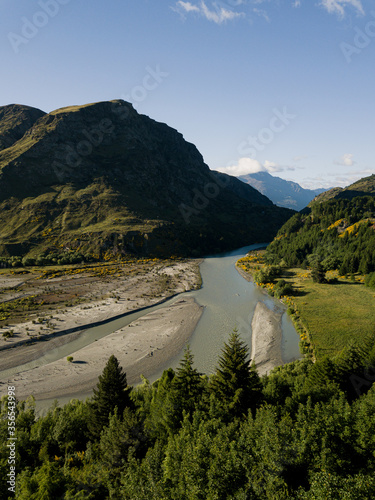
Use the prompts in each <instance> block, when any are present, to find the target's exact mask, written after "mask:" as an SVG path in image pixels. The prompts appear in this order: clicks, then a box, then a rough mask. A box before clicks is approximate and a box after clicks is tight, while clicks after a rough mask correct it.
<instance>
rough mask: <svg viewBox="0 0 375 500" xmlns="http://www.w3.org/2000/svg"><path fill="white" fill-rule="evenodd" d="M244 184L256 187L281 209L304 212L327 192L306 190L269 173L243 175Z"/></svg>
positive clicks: (241, 178)
mask: <svg viewBox="0 0 375 500" xmlns="http://www.w3.org/2000/svg"><path fill="white" fill-rule="evenodd" d="M238 178H239V179H240V180H241V181H242V182H245V183H246V184H249V185H250V186H252V187H254V188H255V189H257V190H258V191H260V192H261V193H262V194H264V195H265V196H267V197H268V198H269V199H270V200H271V201H273V203H275V204H276V205H278V206H279V207H286V208H292V209H294V210H298V211H299V210H302V209H303V208H304V207H306V206H307V205H308V204H309V203H310V201H311V200H312V199H313V198H315V196H317V195H319V194H320V193H323V192H324V191H326V190H325V189H304V188H303V187H301V186H300V185H299V184H297V183H296V182H292V181H286V180H284V179H281V178H280V177H274V176H273V175H271V174H269V173H268V172H257V173H255V174H248V175H242V176H240V177H238Z"/></svg>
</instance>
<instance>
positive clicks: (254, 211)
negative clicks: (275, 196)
mask: <svg viewBox="0 0 375 500" xmlns="http://www.w3.org/2000/svg"><path fill="white" fill-rule="evenodd" d="M292 213H293V212H292V211H290V210H287V209H285V208H280V207H277V206H275V205H274V204H273V203H272V202H271V201H270V200H269V199H268V198H267V197H266V196H264V195H262V194H261V193H259V192H258V191H256V190H255V189H254V188H252V187H251V186H249V185H246V184H244V183H242V182H240V181H239V180H238V179H236V178H234V177H230V176H227V175H225V174H221V173H218V172H212V171H211V170H210V169H209V168H208V166H207V165H206V164H205V163H204V161H203V158H202V156H201V154H200V153H199V151H198V150H197V148H196V147H195V146H194V145H193V144H190V143H188V142H186V141H185V140H184V138H183V136H182V135H181V134H180V133H179V132H177V131H176V130H174V129H172V128H170V127H168V126H167V125H165V124H163V123H157V122H156V121H154V120H152V119H150V118H149V117H147V116H144V115H140V114H138V113H137V112H136V111H135V110H134V108H133V107H132V105H131V104H129V103H127V102H125V101H122V100H115V101H108V102H100V103H94V104H87V105H83V106H71V107H66V108H61V109H58V110H56V111H53V112H51V113H48V114H46V113H44V112H43V111H41V110H38V109H35V108H31V107H28V106H22V105H16V104H13V105H9V106H3V107H0V256H12V255H18V256H20V255H22V256H25V255H27V256H29V257H35V256H40V255H41V254H47V253H48V254H49V255H50V254H51V252H52V253H54V252H55V253H61V252H76V253H77V252H79V253H80V254H82V255H85V254H92V255H96V256H98V257H99V256H104V255H117V254H118V255H121V254H126V253H135V254H138V255H155V256H171V255H202V254H205V253H208V252H218V251H223V250H228V249H233V248H236V247H240V246H243V245H247V244H251V243H255V242H264V241H270V240H271V239H272V238H273V236H274V235H275V234H276V232H277V230H278V229H279V228H280V227H281V225H282V224H283V223H284V222H285V221H286V220H287V219H288V218H289V217H290V216H291V215H292Z"/></svg>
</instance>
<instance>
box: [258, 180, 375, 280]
mask: <svg viewBox="0 0 375 500" xmlns="http://www.w3.org/2000/svg"><path fill="white" fill-rule="evenodd" d="M267 252H268V254H269V256H271V259H273V261H274V263H278V262H280V261H281V260H283V261H284V262H285V264H286V265H287V267H299V266H307V265H308V264H309V256H311V255H315V256H317V257H318V258H319V260H321V261H322V263H323V266H324V267H325V269H339V272H340V274H348V273H356V272H359V273H360V274H368V273H370V272H374V271H375V175H371V176H370V177H365V178H363V179H360V180H359V181H357V182H355V183H354V184H351V185H350V186H348V187H347V188H345V189H342V188H340V189H336V188H334V189H332V190H330V191H328V192H327V193H323V195H320V196H319V197H317V198H316V199H315V200H314V202H312V203H310V205H309V206H308V207H306V208H305V209H304V210H302V211H301V212H299V213H296V214H294V215H293V216H292V217H291V218H290V219H289V220H288V221H287V222H286V223H285V224H284V225H283V227H282V228H281V229H280V230H279V232H278V235H277V237H276V238H275V239H274V240H273V242H272V243H271V244H270V245H269V246H268V248H267Z"/></svg>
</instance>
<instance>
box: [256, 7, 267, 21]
mask: <svg viewBox="0 0 375 500" xmlns="http://www.w3.org/2000/svg"><path fill="white" fill-rule="evenodd" d="M253 12H254V14H257V15H258V16H260V17H263V19H265V20H266V21H267V23H269V22H270V18H269V17H268V14H267V12H266V11H265V10H263V9H253Z"/></svg>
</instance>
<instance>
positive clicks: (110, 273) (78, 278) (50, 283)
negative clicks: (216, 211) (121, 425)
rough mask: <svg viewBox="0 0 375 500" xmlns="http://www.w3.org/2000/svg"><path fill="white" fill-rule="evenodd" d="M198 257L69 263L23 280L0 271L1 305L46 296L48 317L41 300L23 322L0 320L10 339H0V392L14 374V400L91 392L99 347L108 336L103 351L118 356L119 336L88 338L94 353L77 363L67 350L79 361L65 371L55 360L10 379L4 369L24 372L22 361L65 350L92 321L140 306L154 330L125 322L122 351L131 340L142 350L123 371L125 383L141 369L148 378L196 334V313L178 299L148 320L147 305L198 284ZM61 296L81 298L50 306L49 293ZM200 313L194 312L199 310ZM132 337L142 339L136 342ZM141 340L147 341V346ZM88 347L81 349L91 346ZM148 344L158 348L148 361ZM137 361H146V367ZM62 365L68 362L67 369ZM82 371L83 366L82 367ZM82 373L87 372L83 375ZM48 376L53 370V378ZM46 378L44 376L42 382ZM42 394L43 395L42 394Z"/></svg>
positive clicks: (99, 365) (133, 379) (99, 367)
mask: <svg viewBox="0 0 375 500" xmlns="http://www.w3.org/2000/svg"><path fill="white" fill-rule="evenodd" d="M200 262H201V261H200V260H197V259H190V260H183V261H181V260H180V261H148V262H143V261H142V262H141V263H139V262H138V263H133V264H123V265H121V264H120V265H119V264H105V265H103V266H101V267H100V266H96V267H95V268H92V269H84V270H83V272H78V271H81V270H77V269H74V268H71V271H72V272H69V270H68V271H67V270H66V269H64V270H61V271H60V272H56V273H53V274H51V273H50V272H49V273H47V272H45V271H44V273H43V274H42V275H41V274H40V273H39V275H37V273H30V274H31V277H30V276H27V279H25V278H24V277H22V278H19V279H15V278H14V276H12V275H11V274H10V273H9V274H8V275H6V274H5V275H4V274H3V275H2V276H1V281H0V287H2V292H3V293H2V295H3V296H2V298H3V304H7V303H8V302H11V303H12V301H18V300H20V299H19V297H20V295H22V296H27V297H29V296H34V297H35V296H36V297H39V298H40V297H44V298H46V299H47V296H48V297H49V299H50V300H49V306H48V314H46V309H45V307H44V304H41V307H40V308H39V309H38V310H37V311H32V312H31V311H30V312H28V313H25V316H26V318H27V317H28V320H25V318H23V321H19V322H17V321H14V322H12V323H11V324H9V323H8V324H7V325H5V324H4V325H3V327H2V329H1V331H2V333H4V332H8V331H12V332H13V335H12V336H11V337H9V338H7V337H6V336H1V337H0V339H1V340H0V367H1V372H0V381H2V382H3V384H2V385H0V389H1V387H3V388H4V387H5V384H4V382H5V379H6V380H8V379H9V380H10V378H12V380H14V379H15V380H14V382H15V383H17V382H19V383H20V387H19V390H20V392H19V393H18V397H20V398H21V397H27V396H28V395H29V394H33V395H34V396H35V397H36V398H37V399H38V398H40V397H43V398H44V397H58V396H59V395H62V394H70V393H74V392H76V391H79V392H84V389H86V388H89V390H91V389H92V387H93V386H94V385H95V383H96V381H97V377H98V376H99V375H100V373H101V371H102V369H103V367H104V365H103V362H102V361H103V359H104V358H101V352H103V353H107V351H106V349H105V344H106V342H107V340H106V339H108V347H109V348H110V350H111V352H110V354H109V356H110V355H111V354H113V353H115V354H116V351H115V349H117V348H118V349H120V350H121V346H120V345H118V340H116V343H115V344H112V343H111V341H112V339H111V338H110V335H107V336H106V337H104V338H103V339H102V340H100V341H95V342H93V341H90V340H89V343H90V345H92V348H91V349H92V350H91V351H89V350H88V351H85V352H84V355H85V356H87V359H86V358H85V360H84V362H82V363H78V362H79V361H80V360H79V357H80V356H81V354H83V353H81V352H80V350H78V352H79V355H78V358H77V354H76V352H74V351H73V352H72V354H71V355H72V356H73V358H77V363H73V364H70V363H69V369H70V375H68V374H67V373H66V369H64V370H62V371H61V372H60V370H59V369H57V370H55V368H56V365H54V364H53V363H52V362H51V363H49V364H48V365H45V366H44V367H39V368H34V369H33V370H30V369H28V370H27V371H25V372H24V373H22V374H20V375H18V376H14V377H13V376H12V375H11V376H10V377H9V372H8V373H7V372H6V370H8V371H9V370H10V371H11V373H14V372H15V371H16V370H17V369H18V367H19V368H20V370H21V369H24V368H25V367H22V365H25V364H26V363H30V362H35V364H38V360H39V358H42V357H45V356H50V355H51V356H53V353H54V352H56V351H55V350H56V349H59V348H61V347H62V346H66V347H67V348H69V344H70V343H71V342H73V341H77V340H78V341H79V342H80V338H81V335H82V334H83V333H84V332H85V331H86V330H87V329H89V328H90V327H91V326H92V325H94V324H98V323H99V324H100V323H102V324H103V323H106V322H108V321H109V320H111V318H114V317H117V316H124V315H125V314H127V313H132V312H135V311H139V310H142V309H144V310H145V312H144V315H145V316H144V317H145V318H147V322H146V323H145V325H146V324H147V325H148V324H152V325H153V327H152V331H151V332H150V335H149V333H148V331H146V329H142V328H140V329H133V326H134V325H132V327H131V328H132V330H130V329H129V330H128V331H129V332H130V331H134V335H133V336H131V337H129V335H127V338H128V340H127V341H126V347H128V349H127V352H129V350H130V348H131V346H130V345H129V342H130V341H131V342H135V343H137V344H139V346H138V347H137V346H135V347H134V348H132V349H135V350H134V355H136V354H139V352H137V350H138V349H141V351H140V352H142V353H143V354H142V356H141V357H139V356H138V357H136V358H134V356H130V355H128V356H127V358H126V363H127V367H128V368H129V377H130V378H129V383H135V382H138V381H139V374H140V373H144V374H145V375H148V374H150V373H152V372H155V371H157V370H158V367H159V364H162V363H163V361H164V360H165V361H167V359H168V357H169V356H170V357H172V356H173V355H174V353H175V352H176V350H177V352H178V351H179V350H181V348H182V346H183V344H184V342H186V340H187V339H188V338H189V336H190V335H191V334H192V332H193V331H194V328H195V326H196V323H197V322H198V320H199V317H200V314H201V310H200V308H199V306H198V305H197V304H195V302H194V301H193V302H192V303H190V301H187V302H186V303H184V304H180V307H172V306H170V307H172V309H170V307H168V306H167V307H165V308H164V307H163V309H162V310H163V313H161V312H159V311H155V313H157V316H151V318H152V319H153V321H152V322H151V323H149V322H148V319H149V315H148V314H147V308H148V307H151V306H153V305H155V304H158V303H162V302H165V301H166V300H167V299H168V298H170V297H173V296H175V295H178V294H180V293H183V292H185V291H190V290H195V289H198V288H199V287H200V286H201V276H200V272H199V264H200ZM103 270H105V272H103ZM60 293H62V294H63V295H64V297H66V296H70V297H71V296H76V297H78V298H79V303H77V304H75V305H74V304H70V305H69V306H67V305H65V304H64V306H65V307H61V300H59V302H58V304H55V307H54V306H53V305H52V304H53V298H55V297H56V296H59V295H60ZM4 299H5V300H4ZM47 300H48V299H47ZM7 301H8V302H7ZM42 302H44V300H43V301H42ZM198 311H200V312H199V315H198ZM172 312H173V313H172ZM198 316H199V317H198ZM156 318H158V321H156ZM165 325H167V328H165ZM164 331H165V332H166V333H165V338H164V337H163V335H164V333H163V332H164ZM127 333H128V332H127ZM117 334H118V337H119V338H120V337H121V335H122V336H124V332H117ZM136 334H138V336H139V337H140V338H141V339H143V340H139V339H137V338H136V337H137V335H136ZM162 334H163V335H162ZM160 335H162V336H160ZM129 339H130V340H129ZM91 342H92V344H91ZM144 342H145V343H144ZM181 342H182V343H181ZM147 343H149V345H148V346H147V345H146V344H147ZM72 345H73V344H72ZM90 345H88V346H86V347H85V348H88V347H90ZM150 346H152V347H153V348H154V350H155V351H157V353H156V354H157V355H156V356H155V357H154V355H150V358H152V359H149V360H148V359H147V353H149V352H151V348H150ZM85 348H84V349H85ZM98 349H99V350H98ZM147 349H148V351H147V352H146V350H147ZM100 350H101V352H100ZM177 352H176V354H177ZM145 353H146V354H145ZM109 356H108V357H109ZM55 359H56V358H55ZM59 361H60V363H61V364H62V365H67V363H68V362H67V361H66V358H65V357H64V358H63V359H61V360H59ZM104 364H105V363H104ZM141 364H142V365H143V364H144V365H145V369H144V370H143V366H141ZM52 365H53V366H52ZM102 365H103V366H102ZM72 366H73V368H72ZM47 367H48V368H47ZM65 368H67V367H66V366H65ZM84 368H89V369H88V370H84ZM81 372H82V373H81ZM83 372H85V373H86V375H84V377H83V378H82V374H83ZM54 374H55V375H56V374H57V377H56V376H55V375H54ZM136 375H137V377H138V378H137V377H136ZM61 377H68V379H69V380H68V381H67V383H66V384H65V382H64V385H63V386H62V385H61ZM75 377H78V379H76V378H75ZM44 378H49V381H48V384H47V385H46V381H45V380H44ZM136 378H137V380H136ZM94 380H95V383H94ZM81 382H82V384H81ZM81 386H82V387H81ZM60 389H62V392H60ZM0 392H1V391H0ZM46 394H48V395H49V396H45V395H46Z"/></svg>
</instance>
